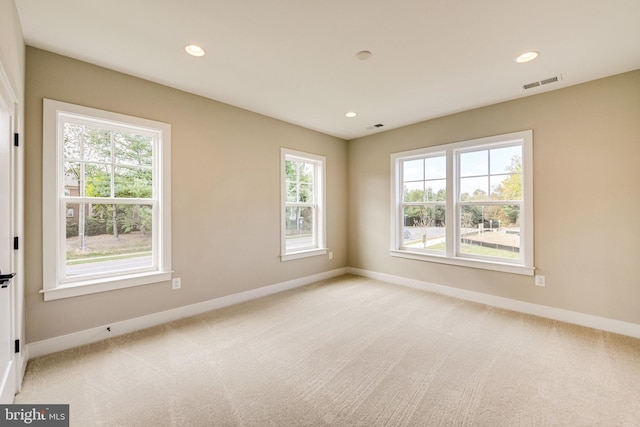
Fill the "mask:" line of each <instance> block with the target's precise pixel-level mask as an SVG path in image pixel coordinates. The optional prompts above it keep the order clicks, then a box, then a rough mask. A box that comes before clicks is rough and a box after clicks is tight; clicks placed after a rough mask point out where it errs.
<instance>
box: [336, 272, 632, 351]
mask: <svg viewBox="0 0 640 427" xmlns="http://www.w3.org/2000/svg"><path fill="white" fill-rule="evenodd" d="M347 272H348V273H349V274H355V275H357V276H362V277H367V278H370V279H375V280H380V281H383V282H388V283H392V284H395V285H400V286H405V287H409V288H414V289H419V290H423V291H428V292H433V293H436V294H441V295H447V296H450V297H454V298H458V299H463V300H467V301H473V302H477V303H480V304H485V305H490V306H494V307H500V308H504V309H506V310H511V311H517V312H519V313H525V314H531V315H534V316H539V317H545V318H547V319H553V320H560V321H562V322H567V323H572V324H574V325H580V326H586V327H589V328H594V329H600V330H603V331H607V332H614V333H616V334H621V335H627V336H630V337H634V338H640V325H639V324H636V323H629V322H622V321H620V320H614V319H609V318H606V317H598V316H593V315H590V314H584V313H579V312H576V311H570V310H564V309H561V308H555V307H549V306H546V305H539V304H533V303H529V302H524V301H518V300H513V299H509V298H503V297H497V296H494V295H488V294H483V293H480V292H473V291H467V290H465V289H459V288H452V287H450V286H443V285H436V284H434V283H428V282H423V281H421V280H415V279H407V278H406V277H400V276H394V275H391V274H385V273H378V272H375V271H369V270H362V269H359V268H353V267H349V268H347Z"/></svg>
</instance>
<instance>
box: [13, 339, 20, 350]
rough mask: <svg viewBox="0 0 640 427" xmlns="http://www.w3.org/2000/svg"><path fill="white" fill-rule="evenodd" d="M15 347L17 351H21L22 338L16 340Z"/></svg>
mask: <svg viewBox="0 0 640 427" xmlns="http://www.w3.org/2000/svg"><path fill="white" fill-rule="evenodd" d="M14 349H15V351H16V353H20V340H16V341H15V346H14Z"/></svg>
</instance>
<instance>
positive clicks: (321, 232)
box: [280, 148, 327, 261]
mask: <svg viewBox="0 0 640 427" xmlns="http://www.w3.org/2000/svg"><path fill="white" fill-rule="evenodd" d="M287 158H296V159H299V160H304V161H307V162H312V163H315V166H316V167H315V172H316V175H315V177H314V180H315V182H314V184H315V190H316V191H315V194H317V200H316V209H317V224H314V226H315V233H316V240H317V241H316V247H314V248H311V249H309V248H302V249H301V250H299V251H295V252H289V253H287V248H286V229H287V226H286V207H287V186H286V180H287V176H286V175H287V173H286V163H285V162H286V160H287ZM325 168H326V157H324V156H319V155H317V154H310V153H305V152H302V151H296V150H291V149H288V148H281V149H280V260H281V261H290V260H294V259H300V258H307V257H312V256H319V255H326V254H327V243H326V242H327V236H326V223H327V215H326V209H325V201H326V194H325V193H326V190H325Z"/></svg>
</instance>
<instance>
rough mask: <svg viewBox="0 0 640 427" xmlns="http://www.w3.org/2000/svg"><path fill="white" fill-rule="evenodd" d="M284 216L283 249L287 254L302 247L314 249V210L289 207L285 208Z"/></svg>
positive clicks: (311, 208)
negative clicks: (284, 248) (284, 244)
mask: <svg viewBox="0 0 640 427" xmlns="http://www.w3.org/2000/svg"><path fill="white" fill-rule="evenodd" d="M285 214H286V218H285V222H286V230H285V231H286V234H285V241H286V246H285V247H286V250H287V252H289V251H290V250H293V249H300V248H303V247H315V246H316V239H315V236H314V227H313V224H314V220H315V219H314V215H315V208H313V207H299V206H290V207H287V208H286V212H285Z"/></svg>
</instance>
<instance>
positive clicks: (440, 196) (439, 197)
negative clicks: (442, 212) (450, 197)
mask: <svg viewBox="0 0 640 427" xmlns="http://www.w3.org/2000/svg"><path fill="white" fill-rule="evenodd" d="M424 186H425V187H426V188H425V191H424V192H425V200H426V201H427V202H435V201H438V202H444V201H445V200H446V198H447V181H445V180H437V181H427V182H425V183H424Z"/></svg>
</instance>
